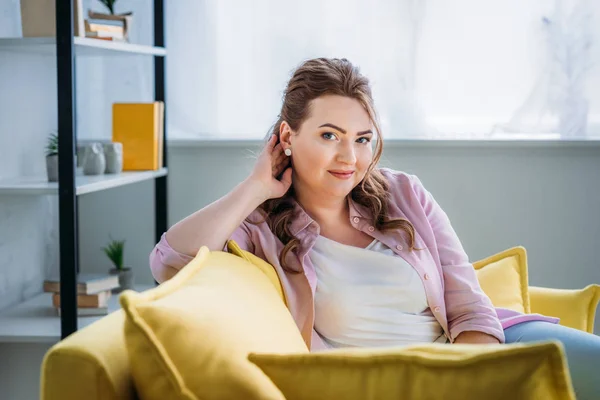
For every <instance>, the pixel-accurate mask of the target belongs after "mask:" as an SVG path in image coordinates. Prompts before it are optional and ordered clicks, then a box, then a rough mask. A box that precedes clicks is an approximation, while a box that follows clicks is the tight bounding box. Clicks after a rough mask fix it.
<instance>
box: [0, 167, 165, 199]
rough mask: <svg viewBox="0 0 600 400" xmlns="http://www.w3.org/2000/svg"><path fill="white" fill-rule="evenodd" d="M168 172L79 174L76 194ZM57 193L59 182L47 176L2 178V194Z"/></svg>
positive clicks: (36, 194) (135, 181)
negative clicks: (52, 180) (48, 178)
mask: <svg viewBox="0 0 600 400" xmlns="http://www.w3.org/2000/svg"><path fill="white" fill-rule="evenodd" d="M166 174H167V169H166V168H161V169H160V170H158V171H140V172H122V173H120V174H102V175H78V176H76V177H75V180H76V186H77V189H76V194H77V195H78V196H79V195H82V194H86V193H92V192H97V191H100V190H106V189H112V188H116V187H119V186H124V185H129V184H132V183H137V182H142V181H145V180H149V179H154V178H157V177H159V176H164V175H166ZM52 194H54V195H56V194H58V182H48V181H47V179H46V177H45V176H44V177H31V178H30V177H25V178H14V179H6V180H0V195H34V196H39V195H52Z"/></svg>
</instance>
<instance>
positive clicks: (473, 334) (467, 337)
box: [454, 331, 500, 344]
mask: <svg viewBox="0 0 600 400" xmlns="http://www.w3.org/2000/svg"><path fill="white" fill-rule="evenodd" d="M454 343H455V344H460V343H463V344H499V343H500V341H499V340H498V339H496V337H495V336H492V335H488V334H487V333H483V332H478V331H464V332H461V333H459V334H458V336H457V337H456V339H454Z"/></svg>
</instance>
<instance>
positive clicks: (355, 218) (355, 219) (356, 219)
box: [352, 217, 360, 224]
mask: <svg viewBox="0 0 600 400" xmlns="http://www.w3.org/2000/svg"><path fill="white" fill-rule="evenodd" d="M352 221H354V223H355V224H358V221H360V220H359V219H358V217H354V218H352Z"/></svg>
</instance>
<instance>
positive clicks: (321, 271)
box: [308, 236, 447, 347]
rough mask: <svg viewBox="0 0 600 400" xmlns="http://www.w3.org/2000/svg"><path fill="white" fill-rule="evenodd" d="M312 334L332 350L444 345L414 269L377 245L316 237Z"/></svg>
mask: <svg viewBox="0 0 600 400" xmlns="http://www.w3.org/2000/svg"><path fill="white" fill-rule="evenodd" d="M308 256H309V257H310V260H311V261H312V263H313V264H314V266H315V271H316V274H317V291H316V294H315V330H316V331H317V333H318V334H319V335H320V336H321V337H322V338H323V339H324V340H325V342H326V343H328V344H329V345H330V346H331V347H382V346H399V345H408V344H414V343H432V342H441V343H445V342H446V341H447V340H446V336H445V335H444V331H443V329H442V327H441V325H440V324H439V322H438V321H437V319H436V318H435V317H434V316H433V314H432V312H431V310H430V309H429V306H428V304H427V298H426V295H425V289H424V287H423V282H422V281H421V278H420V277H419V275H418V274H417V272H416V271H415V269H414V268H413V267H412V266H411V265H410V264H408V263H407V262H406V261H405V260H404V259H403V258H402V257H399V256H397V255H396V254H394V252H393V251H392V250H391V249H390V248H389V247H387V246H386V245H384V244H383V243H381V242H379V241H378V240H373V242H372V243H371V244H370V245H369V246H368V247H366V248H360V247H355V246H349V245H345V244H342V243H339V242H336V241H334V240H331V239H328V238H326V237H324V236H318V237H317V240H316V242H315V245H314V247H313V248H312V250H311V251H310V253H309V254H308Z"/></svg>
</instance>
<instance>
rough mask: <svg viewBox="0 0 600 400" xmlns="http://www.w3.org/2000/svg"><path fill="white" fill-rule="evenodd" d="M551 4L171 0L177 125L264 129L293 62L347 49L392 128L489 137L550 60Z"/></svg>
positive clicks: (249, 133) (259, 132)
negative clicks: (548, 29)
mask: <svg viewBox="0 0 600 400" xmlns="http://www.w3.org/2000/svg"><path fill="white" fill-rule="evenodd" d="M556 1H558V2H560V1H562V0H556ZM565 1H567V0H565ZM554 8H555V3H554V1H550V0H531V1H528V2H523V1H522V0H502V1H493V2H489V1H486V2H480V1H478V0H452V1H448V0H373V1H366V0H326V1H323V0H303V1H291V0H252V1H247V0H176V1H171V2H168V4H167V29H168V30H167V47H168V57H167V74H168V75H167V77H168V81H167V88H168V92H167V96H168V104H169V107H168V109H169V114H168V122H169V129H170V130H169V135H170V137H172V138H173V137H219V138H242V139H248V138H250V139H254V138H256V139H258V138H262V137H263V136H264V135H265V134H266V133H267V130H268V128H269V127H270V126H271V125H272V124H273V122H274V121H275V119H276V117H277V114H278V112H279V110H280V107H281V95H282V90H283V88H284V87H285V84H286V82H287V80H288V79H289V77H290V74H291V72H292V70H293V69H294V68H295V67H296V66H297V65H298V64H300V63H301V62H302V61H303V60H305V59H308V58H312V57H319V56H326V57H345V58H348V59H349V60H350V61H351V62H353V63H354V64H356V65H357V66H359V67H360V69H361V71H362V72H363V73H364V74H365V75H367V76H368V77H369V79H370V80H371V83H372V89H373V94H374V98H375V104H376V107H377V109H378V111H379V114H380V118H381V121H382V126H383V131H384V132H383V133H384V135H385V136H387V137H419V136H445V137H453V136H455V135H461V134H462V135H464V134H469V133H473V134H475V135H479V136H481V135H483V136H485V135H490V134H491V133H492V132H494V131H496V132H497V131H498V130H500V131H502V129H498V127H502V126H503V125H502V124H503V123H506V122H508V121H512V122H514V120H515V119H514V116H515V114H516V113H518V112H521V111H522V109H523V107H522V105H523V104H524V103H526V102H527V101H528V100H527V99H528V96H529V95H530V92H531V90H532V88H533V87H534V85H535V83H536V82H537V81H539V78H540V76H542V74H543V73H544V71H545V70H547V66H545V65H544V63H545V62H546V61H547V59H548V57H547V54H548V52H549V51H551V49H548V48H547V45H548V41H547V38H545V37H544V27H543V24H542V18H543V17H544V16H546V15H550V16H551V15H553V14H551V11H552V10H553V9H554ZM592 22H593V21H592ZM598 25H599V26H600V24H598ZM596 37H597V36H596ZM590 74H595V75H593V76H600V74H598V73H597V68H596V70H595V71H594V70H591V71H590ZM596 82H598V79H596ZM598 92H600V91H591V94H590V95H591V96H592V98H590V99H589V100H590V102H589V105H590V113H592V114H594V112H595V114H594V115H599V113H600V109H598V108H599V107H598V106H600V101H599V100H600V95H599V93H598ZM593 96H596V98H595V99H594V98H593ZM594 107H595V108H594ZM514 126H515V125H514V123H513V124H512V125H511V127H513V128H514ZM518 129H519V128H518V127H517V129H516V130H518ZM528 133H529V132H528Z"/></svg>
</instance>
